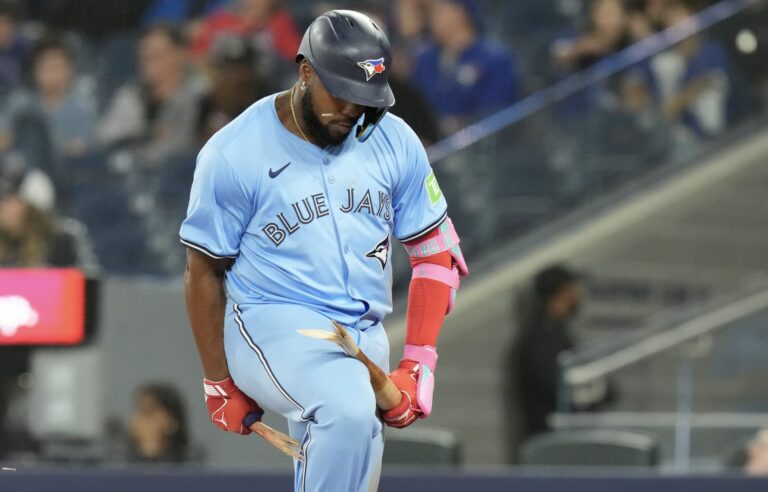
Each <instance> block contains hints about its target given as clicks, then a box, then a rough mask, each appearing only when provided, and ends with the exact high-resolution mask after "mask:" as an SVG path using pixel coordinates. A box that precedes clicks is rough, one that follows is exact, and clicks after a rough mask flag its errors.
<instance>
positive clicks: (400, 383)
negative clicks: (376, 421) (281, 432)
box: [381, 359, 423, 429]
mask: <svg viewBox="0 0 768 492" xmlns="http://www.w3.org/2000/svg"><path fill="white" fill-rule="evenodd" d="M418 378H419V363H418V362H416V361H413V360H408V359H403V360H401V361H400V365H399V366H398V368H397V369H395V370H394V371H392V372H391V373H390V374H389V379H391V380H392V382H393V383H395V386H397V387H398V389H399V390H400V394H401V395H402V398H401V399H400V404H398V405H397V406H396V407H395V408H392V409H390V410H387V411H385V412H382V414H381V419H382V420H383V421H384V423H385V424H387V425H389V426H390V427H396V428H398V429H402V428H403V427H408V426H409V425H411V424H412V423H413V422H415V421H416V419H418V418H419V417H421V416H422V415H423V412H422V410H421V408H419V403H418V399H417V397H416V385H417V382H418Z"/></svg>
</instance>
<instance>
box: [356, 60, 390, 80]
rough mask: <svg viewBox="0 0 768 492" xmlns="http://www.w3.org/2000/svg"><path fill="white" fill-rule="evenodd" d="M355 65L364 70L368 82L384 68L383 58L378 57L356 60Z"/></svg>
mask: <svg viewBox="0 0 768 492" xmlns="http://www.w3.org/2000/svg"><path fill="white" fill-rule="evenodd" d="M357 66H358V67H360V68H362V69H363V70H365V81H366V82H368V81H369V80H371V78H372V77H373V76H374V75H376V74H377V73H381V72H383V71H384V70H386V67H385V66H384V58H378V59H376V60H365V61H361V62H357Z"/></svg>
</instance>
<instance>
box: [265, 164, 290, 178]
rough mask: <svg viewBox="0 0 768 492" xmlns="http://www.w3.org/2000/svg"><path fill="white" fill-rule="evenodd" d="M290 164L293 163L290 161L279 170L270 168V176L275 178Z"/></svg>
mask: <svg viewBox="0 0 768 492" xmlns="http://www.w3.org/2000/svg"><path fill="white" fill-rule="evenodd" d="M290 165H291V163H290V162H288V164H286V165H285V166H283V167H281V168H280V169H278V170H277V171H273V170H272V168H271V167H270V168H269V177H270V178H273V179H274V178H276V177H278V176H279V175H280V173H281V172H283V171H284V170H285V168H286V167H288V166H290Z"/></svg>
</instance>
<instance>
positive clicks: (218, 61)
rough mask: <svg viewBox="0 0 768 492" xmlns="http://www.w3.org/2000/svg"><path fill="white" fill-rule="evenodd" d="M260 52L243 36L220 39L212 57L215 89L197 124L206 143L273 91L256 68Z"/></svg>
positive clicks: (200, 142) (202, 139)
mask: <svg viewBox="0 0 768 492" xmlns="http://www.w3.org/2000/svg"><path fill="white" fill-rule="evenodd" d="M256 59H257V55H256V51H255V50H254V49H253V48H252V47H251V46H250V44H249V43H248V42H247V41H245V40H244V39H242V38H230V37H225V38H220V39H219V40H218V41H217V43H216V46H215V47H214V49H213V55H212V60H211V65H212V67H211V69H212V70H211V72H212V73H211V79H212V83H211V89H210V92H209V93H208V94H207V95H206V96H205V97H204V98H203V100H202V101H201V103H200V116H199V122H198V127H197V132H198V142H199V144H200V145H201V146H202V144H204V143H205V142H206V141H207V140H208V139H209V138H210V137H211V136H212V135H213V134H214V133H216V132H217V131H219V130H220V129H221V128H222V127H223V126H224V125H226V124H227V123H229V122H230V121H232V120H233V119H234V118H235V117H237V116H238V115H239V114H240V113H242V112H243V111H244V110H245V109H246V108H247V107H248V106H250V105H251V104H253V103H254V102H256V101H258V100H259V99H261V98H262V97H264V96H266V95H267V94H269V90H268V88H267V87H266V84H265V83H264V81H263V80H262V79H261V77H260V75H259V73H258V72H257V70H256Z"/></svg>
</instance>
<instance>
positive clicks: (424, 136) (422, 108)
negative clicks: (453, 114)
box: [366, 0, 440, 146]
mask: <svg viewBox="0 0 768 492" xmlns="http://www.w3.org/2000/svg"><path fill="white" fill-rule="evenodd" d="M400 3H401V4H403V5H405V4H409V5H410V6H409V7H408V9H413V8H415V7H414V6H418V5H420V6H422V7H423V6H424V5H425V4H424V0H406V1H405V2H400ZM408 12H411V13H412V14H413V15H421V14H422V13H423V12H422V11H421V10H418V11H417V10H408ZM366 14H368V16H369V17H371V18H372V19H373V20H374V21H375V22H376V24H377V25H378V26H379V27H381V28H382V29H383V30H384V31H386V32H387V33H388V35H389V36H390V39H392V38H397V37H401V36H402V35H403V33H404V32H408V33H410V34H409V35H411V34H412V35H414V36H415V37H414V38H413V39H414V40H415V39H417V38H418V39H421V38H420V37H419V36H418V35H417V32H419V28H417V24H419V22H417V21H414V20H413V19H411V20H410V22H413V24H412V25H410V26H409V27H407V29H406V30H405V31H404V30H403V27H402V25H400V26H398V27H399V31H398V32H395V33H393V31H392V29H391V28H390V26H389V25H388V24H387V22H385V21H384V20H383V17H384V16H383V15H377V13H376V12H375V11H374V12H369V11H366ZM403 15H404V14H403ZM422 20H423V21H425V20H426V17H424V18H423V19H422ZM400 48H401V49H402V50H404V51H406V50H407V46H406V45H401V46H400ZM404 51H400V54H398V53H397V51H396V52H395V53H394V54H393V60H392V66H393V72H392V73H391V74H390V75H389V85H390V86H391V87H392V92H394V93H395V99H396V100H395V106H394V107H393V108H392V113H393V114H396V115H397V116H399V117H401V118H402V119H403V120H405V122H406V123H408V126H410V127H411V128H412V129H413V131H414V132H416V135H418V136H419V138H420V139H421V142H422V143H423V144H424V145H425V146H428V145H430V144H433V143H435V142H437V140H438V139H439V138H440V127H439V123H438V120H437V114H436V113H435V111H434V109H432V105H431V104H430V102H429V101H428V100H427V99H426V98H425V97H424V95H423V94H422V93H421V91H420V90H419V89H418V88H417V87H416V86H415V85H414V83H413V82H412V81H411V80H410V79H409V77H408V76H407V69H399V68H398V65H399V64H407V63H409V58H408V56H406V55H405V54H404ZM388 68H389V67H388Z"/></svg>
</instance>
